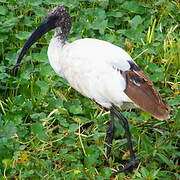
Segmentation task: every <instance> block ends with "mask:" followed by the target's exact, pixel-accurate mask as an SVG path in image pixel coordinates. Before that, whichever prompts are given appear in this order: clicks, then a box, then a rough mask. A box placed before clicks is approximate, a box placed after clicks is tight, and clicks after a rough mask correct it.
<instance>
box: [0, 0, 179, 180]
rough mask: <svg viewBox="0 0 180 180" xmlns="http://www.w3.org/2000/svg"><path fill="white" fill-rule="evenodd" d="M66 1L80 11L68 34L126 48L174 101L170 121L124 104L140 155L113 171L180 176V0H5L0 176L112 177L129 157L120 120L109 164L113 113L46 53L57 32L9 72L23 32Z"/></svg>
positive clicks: (0, 6)
mask: <svg viewBox="0 0 180 180" xmlns="http://www.w3.org/2000/svg"><path fill="white" fill-rule="evenodd" d="M62 4H63V5H66V6H67V7H69V13H70V14H71V16H72V20H73V26H72V30H71V32H70V35H69V37H68V39H69V41H73V40H75V39H79V38H83V37H91V38H98V39H103V40H106V41H109V42H112V43H114V44H116V45H118V46H120V47H122V48H124V49H125V50H126V51H128V53H129V54H130V55H131V56H132V57H133V58H134V59H135V61H136V62H137V63H138V64H139V65H140V67H141V68H142V69H143V70H144V71H145V73H146V74H147V75H148V76H149V77H150V78H151V80H152V81H153V82H154V84H155V86H156V87H157V89H158V90H159V91H160V93H161V96H162V97H164V99H166V100H167V102H168V103H169V104H170V105H171V110H172V112H171V118H170V119H169V120H164V121H160V120H157V119H154V118H152V117H151V116H150V115H149V114H148V113H146V112H143V111H141V110H133V111H131V112H123V114H124V115H125V116H126V117H127V119H129V123H130V128H131V133H132V138H133V144H134V148H135V150H136V152H137V156H138V158H139V159H140V161H141V164H140V166H139V167H138V168H137V169H136V170H135V171H134V173H129V174H124V173H122V174H120V175H119V176H118V177H116V179H135V180H136V179H137V180H139V179H146V180H155V179H163V180H175V179H180V176H179V175H178V172H180V169H178V168H179V166H178V163H179V162H178V161H179V156H180V152H179V149H178V146H179V144H178V138H179V137H180V133H179V127H180V111H179V109H178V108H179V107H178V106H179V102H180V96H179V89H178V88H179V87H178V85H179V82H180V78H179V77H180V71H179V69H180V53H179V52H180V41H179V37H180V36H179V24H178V23H179V22H178V21H179V19H180V13H179V12H180V4H179V3H178V0H174V1H170V0H159V1H156V0H152V1H146V0H136V1H135V0H133V1H125V0H109V1H108V0H89V1H85V0H73V1H70V0H54V1H52V2H51V1H50V0H44V1H43V0H20V1H16V0H0V49H1V51H0V179H98V180H100V179H109V178H110V175H111V173H112V172H113V170H114V169H118V168H121V167H122V165H123V164H126V162H127V160H128V151H127V147H126V140H125V138H124V131H123V130H122V128H121V126H120V125H119V126H118V124H117V131H116V137H117V140H115V141H114V142H113V152H112V157H111V159H110V160H109V163H110V168H109V167H105V166H104V165H103V160H104V159H105V148H104V144H105V134H106V128H107V123H108V120H109V117H108V115H109V114H108V113H107V112H106V111H105V110H103V109H102V108H101V107H99V106H98V105H97V104H95V103H94V102H92V101H91V100H89V99H87V98H85V97H83V96H82V95H80V94H79V93H77V92H76V91H75V90H74V89H72V88H70V87H69V86H68V83H67V82H66V81H65V80H64V79H62V78H59V77H58V76H57V75H56V74H55V73H54V72H53V70H52V68H51V67H50V65H49V63H48V60H47V59H48V58H47V48H48V43H49V41H50V39H51V37H52V35H53V32H50V33H48V34H47V35H45V36H44V37H42V38H41V39H40V41H38V43H36V45H34V46H33V47H32V48H31V49H30V50H29V51H28V54H27V55H26V56H25V58H24V61H23V64H22V65H21V68H20V71H19V74H18V76H17V77H14V76H12V73H11V70H12V68H13V65H14V64H15V62H16V58H17V55H18V53H19V51H20V49H21V48H22V46H23V44H24V42H25V41H26V39H27V38H28V37H29V35H30V34H31V33H32V31H33V30H34V29H35V28H36V27H37V26H38V25H39V23H40V22H41V21H42V19H43V18H44V16H45V15H46V13H47V12H48V11H49V10H50V9H51V8H52V7H54V6H57V5H62ZM118 138H120V139H118Z"/></svg>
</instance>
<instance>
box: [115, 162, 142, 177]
mask: <svg viewBox="0 0 180 180" xmlns="http://www.w3.org/2000/svg"><path fill="white" fill-rule="evenodd" d="M139 163H140V161H139V160H138V159H132V160H130V162H129V163H128V164H127V165H126V166H124V167H123V168H122V169H120V170H118V171H116V172H114V173H113V176H116V175H118V174H119V173H121V172H124V171H126V170H129V171H132V170H133V169H134V168H137V167H138V165H139Z"/></svg>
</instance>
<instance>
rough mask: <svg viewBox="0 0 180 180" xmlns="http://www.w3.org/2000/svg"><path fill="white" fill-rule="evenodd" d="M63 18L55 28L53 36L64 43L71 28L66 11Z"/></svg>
mask: <svg viewBox="0 0 180 180" xmlns="http://www.w3.org/2000/svg"><path fill="white" fill-rule="evenodd" d="M63 19H64V20H63V21H62V22H61V23H60V24H59V25H58V27H57V28H56V30H55V36H56V37H58V38H59V39H60V40H61V41H62V43H63V44H64V43H65V41H66V39H67V36H68V34H69V31H70V29H71V18H70V16H69V14H68V13H67V12H66V11H65V12H64V14H63Z"/></svg>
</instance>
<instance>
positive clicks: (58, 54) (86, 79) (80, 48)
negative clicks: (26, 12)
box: [14, 6, 169, 174]
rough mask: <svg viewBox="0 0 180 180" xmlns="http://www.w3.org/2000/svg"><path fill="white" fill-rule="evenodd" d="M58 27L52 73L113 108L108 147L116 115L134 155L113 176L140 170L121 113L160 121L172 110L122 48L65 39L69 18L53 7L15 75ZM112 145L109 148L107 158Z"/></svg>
mask: <svg viewBox="0 0 180 180" xmlns="http://www.w3.org/2000/svg"><path fill="white" fill-rule="evenodd" d="M54 28H56V31H55V35H54V37H53V38H52V39H51V42H50V44H49V48H48V58H49V62H50V65H51V66H52V68H53V69H54V71H55V72H56V73H57V74H58V75H60V76H61V77H64V78H66V79H67V80H68V82H69V84H70V85H71V86H72V87H73V88H74V89H76V90H77V91H78V92H80V93H81V94H83V95H84V96H86V97H88V98H90V99H92V100H94V101H96V102H97V103H98V104H100V105H101V106H103V107H105V108H107V109H109V110H110V115H111V116H110V117H111V123H110V127H109V129H108V131H107V143H108V144H109V145H110V144H111V143H112V140H113V134H114V116H116V117H117V118H118V119H119V121H120V123H121V125H122V127H123V128H124V130H125V133H126V138H127V142H128V148H129V151H130V162H129V163H128V164H127V165H126V166H125V167H124V168H122V169H120V170H119V171H117V172H116V173H115V174H118V173H120V172H123V171H125V170H127V169H132V168H134V167H136V166H137V165H138V163H139V161H138V160H137V158H136V156H135V153H134V151H133V147H132V142H131V134H130V132H129V126H128V122H127V120H126V119H125V118H124V117H123V116H122V114H121V113H120V112H119V111H118V110H119V109H123V108H127V107H139V108H141V109H143V110H144V111H147V112H149V113H150V114H151V115H152V116H154V117H155V118H157V119H167V118H168V117H169V106H168V104H167V103H166V102H165V101H164V100H163V99H162V98H161V97H160V95H159V93H158V92H157V91H156V90H155V88H154V86H153V83H152V82H151V81H150V80H149V79H148V78H147V77H146V76H145V75H144V73H143V72H142V71H141V70H140V68H139V67H138V65H137V64H136V63H135V62H134V61H133V59H132V58H131V57H130V56H129V55H128V54H127V53H126V52H125V51H124V50H123V49H121V48H120V47H118V46H115V45H113V44H111V43H109V42H106V41H102V40H98V39H91V38H85V39H79V40H76V41H74V42H72V43H68V42H67V41H66V39H67V35H68V33H69V31H70V28H71V18H70V16H69V14H68V12H67V11H66V9H65V8H64V7H63V6H58V7H56V8H54V9H52V10H51V11H50V12H49V13H48V15H47V17H46V18H45V20H44V22H43V23H42V24H41V25H40V26H39V27H38V28H37V29H36V30H35V31H34V32H33V33H32V35H31V36H30V38H29V39H28V40H27V42H26V43H25V45H24V47H23V48H22V50H21V52H20V54H19V56H18V59H17V63H16V65H15V67H14V73H15V74H16V73H17V70H18V68H19V65H20V62H21V60H22V58H23V56H24V55H25V53H26V51H27V50H28V49H29V48H30V47H31V46H32V44H33V43H35V42H36V41H37V40H38V39H39V38H40V37H41V36H43V35H44V34H45V33H47V32H48V31H50V30H52V29H54ZM110 152H111V147H110V146H108V147H107V156H109V154H110Z"/></svg>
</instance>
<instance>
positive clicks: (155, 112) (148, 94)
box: [123, 70, 169, 119]
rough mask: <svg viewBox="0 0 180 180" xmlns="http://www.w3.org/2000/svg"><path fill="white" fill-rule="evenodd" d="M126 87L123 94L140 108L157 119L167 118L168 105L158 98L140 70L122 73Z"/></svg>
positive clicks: (157, 94) (151, 84)
mask: <svg viewBox="0 0 180 180" xmlns="http://www.w3.org/2000/svg"><path fill="white" fill-rule="evenodd" d="M123 75H124V76H125V78H126V82H127V86H126V89H125V90H124V92H125V93H126V95H127V96H128V97H129V98H130V99H131V100H132V101H133V102H134V103H135V104H136V105H138V106H139V107H140V108H142V109H143V110H145V111H147V112H149V113H150V114H151V115H152V116H154V117H155V118H157V119H167V118H168V117H169V105H168V104H167V103H166V102H165V101H164V100H163V99H162V98H161V97H160V95H159V93H158V92H157V91H156V90H155V88H154V85H153V83H152V82H151V80H149V79H148V78H147V77H146V76H145V75H144V73H143V72H142V71H141V70H136V71H135V70H129V71H125V72H123Z"/></svg>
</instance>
